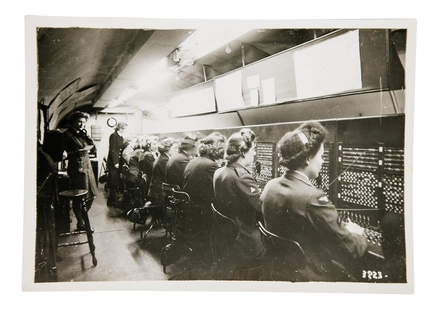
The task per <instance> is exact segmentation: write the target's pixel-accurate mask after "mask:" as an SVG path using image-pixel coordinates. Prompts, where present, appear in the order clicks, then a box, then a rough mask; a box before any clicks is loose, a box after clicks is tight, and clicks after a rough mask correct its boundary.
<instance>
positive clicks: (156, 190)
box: [148, 153, 169, 204]
mask: <svg viewBox="0 0 440 314" xmlns="http://www.w3.org/2000/svg"><path fill="white" fill-rule="evenodd" d="M168 160H169V156H168V155H167V154H165V153H162V154H160V156H159V158H157V159H156V161H155V162H154V164H153V174H152V177H151V183H150V187H149V189H148V196H149V197H150V198H151V201H152V202H153V203H154V204H158V203H159V201H160V197H161V195H162V182H164V178H165V168H166V165H167V163H168Z"/></svg>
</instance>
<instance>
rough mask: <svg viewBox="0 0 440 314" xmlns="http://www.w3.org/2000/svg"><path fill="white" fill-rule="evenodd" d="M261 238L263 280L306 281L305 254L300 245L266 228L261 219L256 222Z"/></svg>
mask: <svg viewBox="0 0 440 314" xmlns="http://www.w3.org/2000/svg"><path fill="white" fill-rule="evenodd" d="M258 229H259V231H260V235H261V240H262V242H263V244H264V246H265V247H266V252H265V256H264V262H263V276H264V279H265V280H274V281H290V282H298V281H307V278H306V276H305V274H304V272H301V270H305V268H306V256H305V254H304V251H303V249H302V247H301V245H300V244H299V243H298V242H296V241H294V240H292V239H287V238H284V237H281V236H279V235H277V234H275V233H273V232H270V231H269V230H267V229H266V228H265V227H264V226H263V224H262V222H261V221H259V222H258Z"/></svg>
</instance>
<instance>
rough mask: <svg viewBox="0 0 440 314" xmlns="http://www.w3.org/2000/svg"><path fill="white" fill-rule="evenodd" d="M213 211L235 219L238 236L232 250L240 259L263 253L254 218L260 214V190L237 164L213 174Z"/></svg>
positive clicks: (249, 175) (249, 174)
mask: <svg viewBox="0 0 440 314" xmlns="http://www.w3.org/2000/svg"><path fill="white" fill-rule="evenodd" d="M214 194H215V205H216V207H217V210H218V211H220V212H221V213H223V214H224V215H226V216H228V217H230V218H232V219H233V220H235V222H236V224H237V228H238V230H239V232H240V235H239V237H238V239H237V241H236V247H237V249H238V251H239V254H240V255H241V257H242V258H244V259H246V260H251V259H253V258H256V257H258V256H260V255H261V254H262V253H263V252H264V246H263V243H262V242H261V238H260V234H259V231H258V228H257V219H259V213H261V201H260V195H261V190H260V189H259V187H258V185H257V182H256V181H255V179H254V178H253V177H252V175H251V173H250V172H249V171H248V170H247V169H246V168H245V167H244V166H242V165H241V164H239V163H236V162H235V163H231V164H228V165H227V166H224V167H222V168H219V169H218V170H216V172H215V173H214Z"/></svg>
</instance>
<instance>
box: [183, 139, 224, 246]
mask: <svg viewBox="0 0 440 314" xmlns="http://www.w3.org/2000/svg"><path fill="white" fill-rule="evenodd" d="M225 142H226V137H225V136H224V135H222V134H221V133H219V132H213V133H211V134H209V135H208V136H207V137H205V138H203V139H202V140H200V145H199V156H198V157H196V158H194V159H192V160H191V161H190V162H189V163H188V165H187V166H186V168H185V171H184V178H183V191H184V192H186V193H188V195H189V196H190V197H191V203H192V205H193V206H192V208H193V209H194V212H193V213H191V215H189V214H188V216H187V217H188V218H189V219H190V220H191V223H192V228H193V229H195V230H197V231H198V232H200V233H203V234H207V233H208V232H209V231H210V230H211V227H212V214H211V213H212V212H211V203H213V202H214V187H213V183H212V181H213V177H214V172H215V171H216V170H217V169H218V163H217V161H219V160H221V159H223V155H224V146H225ZM208 240H209V238H208Z"/></svg>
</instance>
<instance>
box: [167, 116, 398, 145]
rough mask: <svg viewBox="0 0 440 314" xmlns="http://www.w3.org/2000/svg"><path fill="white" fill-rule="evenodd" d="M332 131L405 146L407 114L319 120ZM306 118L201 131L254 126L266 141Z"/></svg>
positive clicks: (333, 135)
mask: <svg viewBox="0 0 440 314" xmlns="http://www.w3.org/2000/svg"><path fill="white" fill-rule="evenodd" d="M317 120H318V121H320V122H321V123H322V124H323V125H324V126H325V127H326V128H327V130H328V131H329V135H328V139H327V141H328V142H335V143H336V142H345V143H349V144H353V145H361V146H370V145H372V146H375V145H376V144H377V142H383V143H385V144H386V145H387V146H396V147H404V142H405V116H404V115H395V116H386V117H367V118H356V119H332V120H319V119H317ZM302 122H303V121H297V122H290V123H275V124H266V125H249V126H238V127H230V128H223V129H222V128H220V129H204V130H195V131H200V132H201V133H202V134H204V135H208V134H209V133H211V132H213V131H220V132H221V133H222V134H224V135H225V136H226V137H229V136H230V135H231V134H233V133H234V132H237V131H239V130H240V129H241V128H243V127H249V128H251V129H252V130H253V131H254V132H255V133H256V135H257V137H258V140H259V141H262V142H267V141H274V142H277V141H278V140H279V139H281V137H282V136H283V135H284V134H285V133H287V132H289V131H292V130H294V129H295V128H296V127H298V126H299V125H300V124H301V123H302ZM182 134H183V133H181V132H177V133H176V132H174V133H161V134H159V136H160V137H161V138H164V137H166V136H171V137H174V138H180V137H181V136H182Z"/></svg>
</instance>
